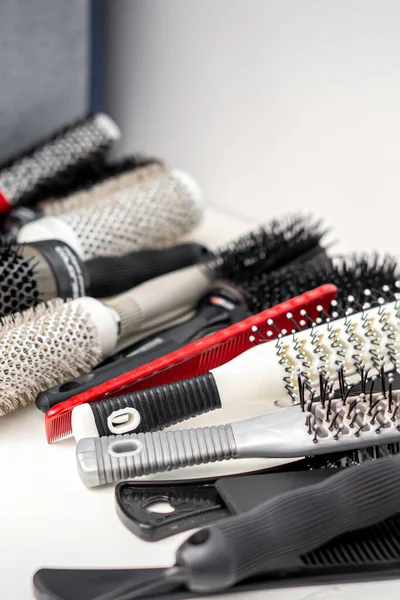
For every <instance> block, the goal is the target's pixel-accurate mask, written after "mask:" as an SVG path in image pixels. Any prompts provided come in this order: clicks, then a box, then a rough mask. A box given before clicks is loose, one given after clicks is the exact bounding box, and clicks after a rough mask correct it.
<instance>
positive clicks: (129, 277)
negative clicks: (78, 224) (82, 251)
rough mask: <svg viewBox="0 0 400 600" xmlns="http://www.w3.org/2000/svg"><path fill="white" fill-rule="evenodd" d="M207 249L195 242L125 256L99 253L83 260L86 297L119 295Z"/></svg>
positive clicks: (190, 261) (193, 259) (188, 262)
mask: <svg viewBox="0 0 400 600" xmlns="http://www.w3.org/2000/svg"><path fill="white" fill-rule="evenodd" d="M207 253H208V251H207V249H206V248H205V247H204V246H202V245H200V244H195V243H188V244H180V245H178V246H172V247H171V248H165V249H163V250H159V249H156V250H152V249H149V250H139V251H137V252H130V253H129V254H126V255H125V256H101V257H99V258H93V259H91V260H88V261H87V262H86V269H87V271H88V273H89V278H90V282H89V289H88V291H87V294H88V296H93V297H94V298H106V297H110V296H114V295H115V294H120V293H122V292H125V291H126V290H129V289H130V288H133V287H135V286H137V285H139V284H140V283H143V282H144V281H147V280H148V279H153V278H154V277H159V276H160V275H164V273H170V272H171V271H175V270H177V269H182V268H183V267H188V266H190V265H193V264H195V263H197V262H199V261H200V260H201V259H202V258H205V257H206V256H207Z"/></svg>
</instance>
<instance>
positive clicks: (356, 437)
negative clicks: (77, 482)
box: [76, 301, 400, 486]
mask: <svg viewBox="0 0 400 600" xmlns="http://www.w3.org/2000/svg"><path fill="white" fill-rule="evenodd" d="M257 335H258V336H259V341H260V343H258V344H257V345H256V346H255V347H254V348H252V349H251V350H248V351H247V352H244V353H243V354H241V355H240V356H239V357H237V358H236V359H235V360H234V361H231V362H229V363H226V364H225V365H224V366H223V367H219V369H215V370H214V372H211V373H209V374H208V376H207V378H208V379H209V381H208V386H207V387H206V386H205V385H204V382H203V381H202V380H201V376H200V377H198V378H197V383H198V385H202V392H203V393H202V396H201V402H202V405H200V404H199V403H198V405H197V411H196V414H200V413H201V412H205V411H206V410H210V409H212V408H220V407H224V406H226V405H228V404H230V405H232V404H234V403H243V402H248V401H255V400H258V401H259V402H260V406H261V407H265V408H272V407H273V406H274V403H276V402H277V401H284V400H285V399H289V400H290V401H293V400H295V399H296V396H297V395H298V396H299V400H300V402H299V404H298V405H295V406H293V405H292V406H290V407H288V408H285V409H283V410H278V411H272V412H270V413H266V414H264V415H262V416H259V417H255V418H251V419H248V420H244V421H239V422H235V423H231V424H228V425H220V426H213V427H200V428H197V429H188V430H176V431H168V432H154V433H138V434H124V435H116V436H109V437H100V438H96V437H87V438H83V439H81V440H80V441H79V442H78V445H77V450H76V452H77V462H78V469H79V473H80V476H81V478H82V480H83V482H84V483H85V484H86V485H88V486H93V485H101V484H104V483H111V482H115V481H120V480H121V479H126V478H131V477H136V476H141V475H149V474H153V473H160V472H164V471H170V470H172V469H176V468H180V467H185V466H190V465H196V464H205V463H211V462H215V461H221V460H229V459H237V458H272V457H278V458H286V457H302V456H310V455H315V454H329V453H333V452H339V451H346V452H347V451H349V450H355V449H358V448H362V447H370V446H373V445H381V444H389V443H395V442H398V441H399V440H400V437H399V436H400V412H399V409H400V391H399V392H398V393H397V392H393V389H392V383H393V376H389V383H388V386H387V387H386V383H385V377H384V372H385V369H386V370H389V369H393V368H394V369H396V368H397V352H398V350H399V348H400V304H399V303H398V301H395V302H391V303H387V304H382V305H380V306H378V307H374V308H370V309H367V310H364V311H362V312H361V313H354V314H351V315H348V316H346V317H345V318H343V319H338V320H337V321H329V322H328V323H326V324H323V325H316V326H314V327H313V328H312V329H311V330H305V331H299V332H296V333H294V334H293V335H287V336H284V337H281V338H278V340H277V341H276V342H275V343H274V342H268V343H265V342H264V341H263V339H262V337H261V336H260V335H259V334H258V333H257ZM252 341H254V339H253V338H252ZM378 375H380V378H379V382H380V383H381V389H380V390H377V391H376V393H374V388H373V387H372V383H371V387H370V388H369V391H368V393H367V382H368V379H369V377H371V378H372V377H373V378H374V379H373V383H374V384H375V389H377V385H376V381H377V379H378ZM360 377H361V390H362V391H361V393H360V394H359V395H358V396H356V397H354V396H352V394H351V391H352V386H355V384H356V383H359V379H360ZM203 380H204V376H203ZM194 383H195V381H193V380H192V381H191V380H188V381H186V387H185V388H182V389H181V390H180V396H178V395H177V393H176V388H177V384H171V385H170V386H169V387H167V386H164V387H165V389H164V392H163V398H162V400H163V401H164V403H163V405H162V407H161V405H159V406H160V408H163V409H164V410H165V411H167V410H168V411H170V412H171V413H172V414H173V412H174V411H173V409H170V404H169V402H170V403H171V404H173V403H174V402H175V401H176V400H177V399H178V398H180V399H182V404H186V406H190V405H191V403H192V402H193V398H194V394H193V387H192V385H193V384H194ZM318 388H319V389H320V394H319V401H317V399H316V398H317V389H318ZM335 389H338V390H339V392H340V395H339V398H337V399H335V397H334V390H335ZM147 400H148V402H149V399H147ZM197 400H198V399H197ZM178 407H179V401H178ZM153 411H154V407H152V406H151V399H150V402H149V405H147V406H143V407H142V406H141V405H139V404H137V405H136V412H137V417H138V418H137V420H138V423H139V425H140V426H141V427H142V430H144V431H145V430H146V429H147V427H146V425H150V427H149V429H151V428H152V427H151V422H150V423H149V419H148V414H149V413H150V412H153ZM194 413H195V411H193V412H192V414H191V415H189V416H194ZM174 416H175V415H173V417H174ZM139 417H140V418H139ZM176 420H177V419H174V418H173V419H172V422H176Z"/></svg>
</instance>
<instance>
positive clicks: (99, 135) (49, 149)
mask: <svg viewBox="0 0 400 600" xmlns="http://www.w3.org/2000/svg"><path fill="white" fill-rule="evenodd" d="M120 136H121V132H120V130H119V128H118V126H117V125H116V123H114V121H113V120H112V119H111V118H110V117H109V116H107V115H105V114H102V113H97V114H95V115H90V116H89V117H87V118H84V119H80V120H79V121H76V122H75V123H72V124H69V125H68V126H66V127H64V128H62V129H60V130H59V131H57V132H56V133H55V134H54V135H53V136H52V137H49V138H47V139H44V140H42V141H41V142H39V143H38V144H36V145H35V146H34V147H32V148H29V149H28V150H26V151H24V152H21V153H20V154H19V155H18V156H15V157H13V158H11V159H10V160H9V161H7V162H6V163H3V164H2V165H0V212H8V211H9V210H10V208H11V207H14V206H17V205H20V204H27V203H29V202H31V201H32V199H33V198H34V197H36V198H37V197H38V195H39V194H40V191H41V190H42V189H43V187H48V186H49V185H51V183H52V182H53V181H57V179H58V178H59V177H60V176H62V175H66V174H68V175H71V176H72V174H73V173H74V172H77V171H78V170H79V169H80V168H81V167H83V166H84V165H85V164H87V163H89V162H93V161H97V160H98V159H99V157H102V156H103V155H104V153H105V151H106V150H108V149H109V148H110V147H111V146H112V144H113V143H114V142H115V141H116V140H118V139H119V138H120Z"/></svg>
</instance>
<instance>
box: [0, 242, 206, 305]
mask: <svg viewBox="0 0 400 600" xmlns="http://www.w3.org/2000/svg"><path fill="white" fill-rule="evenodd" d="M207 253H208V251H207V250H206V248H204V246H201V245H200V244H196V243H187V244H180V245H177V246H172V247H170V248H165V249H163V250H157V249H156V250H153V249H145V250H138V251H136V252H130V253H128V254H126V255H124V256H101V257H98V258H93V259H91V260H88V261H86V262H84V261H82V260H81V259H80V258H79V256H78V255H77V254H76V252H74V250H73V249H72V248H70V247H69V246H68V245H67V244H64V243H63V242H60V241H58V240H46V241H43V242H33V243H32V244H12V245H3V246H0V277H1V281H2V283H1V285H0V317H3V316H6V315H8V314H10V313H15V312H21V311H24V310H26V309H27V308H31V307H34V306H36V305H37V304H39V303H40V302H46V301H47V300H50V299H52V298H61V299H64V300H65V299H68V298H71V299H75V298H79V297H81V296H93V297H94V298H106V297H110V296H114V295H116V294H120V293H122V292H124V291H126V290H129V289H131V288H133V287H135V286H137V285H139V284H140V283H143V282H144V281H147V280H149V279H152V278H154V277H158V276H159V275H162V274H164V273H169V272H170V271H175V270H177V269H181V268H183V267H187V266H189V265H192V264H195V263H198V262H200V261H202V260H204V258H205V257H206V256H207Z"/></svg>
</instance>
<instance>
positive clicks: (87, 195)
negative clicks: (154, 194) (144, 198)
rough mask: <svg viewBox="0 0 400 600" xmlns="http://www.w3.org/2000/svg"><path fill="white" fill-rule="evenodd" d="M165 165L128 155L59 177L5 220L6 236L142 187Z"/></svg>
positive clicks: (149, 159)
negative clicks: (32, 224) (30, 201)
mask: <svg viewBox="0 0 400 600" xmlns="http://www.w3.org/2000/svg"><path fill="white" fill-rule="evenodd" d="M166 168H167V167H166V165H165V164H164V163H163V162H161V161H160V160H157V159H155V158H151V157H146V156H142V155H139V154H138V155H133V156H125V157H124V158H122V159H118V160H115V161H112V162H105V161H100V160H99V161H98V162H93V163H89V164H87V165H84V167H83V168H81V169H80V170H79V171H78V172H77V173H74V174H73V175H74V176H73V177H72V176H71V175H70V174H68V173H67V174H66V176H63V177H60V178H58V180H57V181H56V182H54V181H52V185H49V186H48V190H43V189H42V190H41V194H40V196H39V197H38V198H36V204H35V205H32V206H29V207H28V206H19V207H17V208H15V209H13V210H12V211H11V212H10V213H9V214H8V215H7V217H6V219H5V222H4V225H3V229H4V231H5V233H7V234H10V235H13V236H17V233H18V231H19V230H20V229H21V228H22V227H23V226H24V225H26V224H27V223H30V222H31V221H36V220H37V219H40V218H41V217H43V216H45V215H59V214H62V213H65V212H70V211H72V210H76V209H77V208H80V207H82V206H90V205H92V204H95V203H96V202H99V201H100V200H103V199H104V198H106V197H108V196H110V195H111V194H113V193H115V192H118V191H120V190H123V189H125V188H127V187H131V186H132V185H143V184H144V183H146V182H147V181H148V180H150V179H152V178H153V177H156V176H157V175H159V174H160V173H164V172H165V171H166Z"/></svg>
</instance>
